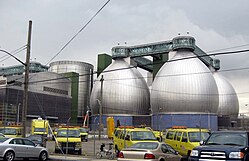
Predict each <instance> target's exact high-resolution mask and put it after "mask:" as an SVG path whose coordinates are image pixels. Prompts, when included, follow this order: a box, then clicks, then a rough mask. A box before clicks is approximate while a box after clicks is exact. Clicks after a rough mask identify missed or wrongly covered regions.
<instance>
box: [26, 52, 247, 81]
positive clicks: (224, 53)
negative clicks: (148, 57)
mask: <svg viewBox="0 0 249 161" xmlns="http://www.w3.org/2000/svg"><path fill="white" fill-rule="evenodd" d="M248 51H249V49H246V50H239V51H230V52H221V53H213V54H210V55H228V54H236V53H241V52H248ZM205 56H207V55H204V56H191V57H185V58H180V59H174V60H168V61H164V62H160V63H169V62H175V61H180V60H186V59H193V58H200V57H205ZM155 64H158V63H153V64H150V65H155ZM146 65H148V64H146ZM146 65H145V66H146ZM131 68H137V66H131V67H125V68H118V69H112V70H107V71H103V72H102V73H108V72H114V71H119V70H126V69H131ZM247 69H249V67H246V68H236V69H227V70H223V71H222V70H220V72H228V71H233V70H247ZM204 73H209V72H199V73H188V74H204ZM93 74H97V71H95V72H93ZM188 74H174V75H168V77H169V76H179V75H188ZM89 75H91V74H81V75H79V76H73V77H82V76H89ZM73 77H62V78H53V79H46V80H40V81H34V82H29V83H41V82H47V81H53V80H59V79H65V78H73ZM162 77H166V76H162ZM143 78H146V77H143ZM148 78H149V77H148ZM130 79H137V78H130ZM112 80H113V79H112ZM116 80H118V79H116Z"/></svg>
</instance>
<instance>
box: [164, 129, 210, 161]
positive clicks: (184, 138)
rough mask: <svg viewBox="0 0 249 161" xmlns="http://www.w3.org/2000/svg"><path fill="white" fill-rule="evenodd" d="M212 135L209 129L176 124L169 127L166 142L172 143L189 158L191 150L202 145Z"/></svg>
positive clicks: (181, 153)
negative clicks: (202, 141) (201, 142)
mask: <svg viewBox="0 0 249 161" xmlns="http://www.w3.org/2000/svg"><path fill="white" fill-rule="evenodd" d="M209 135H210V131H209V130H208V129H200V128H187V127H185V126H174V127H172V128H170V129H167V132H166V139H165V142H166V143H167V144H169V145H171V146H172V147H173V148H174V149H175V150H176V151H178V152H179V154H180V155H182V157H183V158H188V157H189V155H190V153H191V150H192V149H193V148H194V147H196V146H199V145H200V141H201V140H206V139H207V137H208V136H209Z"/></svg>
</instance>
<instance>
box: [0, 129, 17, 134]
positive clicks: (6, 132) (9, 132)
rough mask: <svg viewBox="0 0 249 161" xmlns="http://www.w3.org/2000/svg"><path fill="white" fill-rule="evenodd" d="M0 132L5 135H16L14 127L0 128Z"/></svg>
mask: <svg viewBox="0 0 249 161" xmlns="http://www.w3.org/2000/svg"><path fill="white" fill-rule="evenodd" d="M0 132H1V133H3V134H5V135H16V129H12V128H1V129H0Z"/></svg>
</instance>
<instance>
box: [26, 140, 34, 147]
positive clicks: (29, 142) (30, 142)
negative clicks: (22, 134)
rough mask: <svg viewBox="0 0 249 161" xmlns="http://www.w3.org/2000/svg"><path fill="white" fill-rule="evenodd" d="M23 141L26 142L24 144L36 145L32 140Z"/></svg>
mask: <svg viewBox="0 0 249 161" xmlns="http://www.w3.org/2000/svg"><path fill="white" fill-rule="evenodd" d="M23 142H24V145H29V146H35V144H34V143H33V142H32V141H30V140H27V139H23Z"/></svg>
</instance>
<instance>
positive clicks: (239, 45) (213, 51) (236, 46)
mask: <svg viewBox="0 0 249 161" xmlns="http://www.w3.org/2000/svg"><path fill="white" fill-rule="evenodd" d="M245 46H249V44H244V45H238V46H232V47H227V48H223V49H217V50H211V51H208V52H206V53H212V52H218V51H223V50H229V49H234V48H240V47H245Z"/></svg>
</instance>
